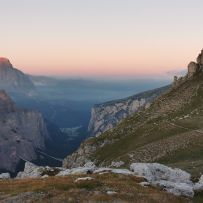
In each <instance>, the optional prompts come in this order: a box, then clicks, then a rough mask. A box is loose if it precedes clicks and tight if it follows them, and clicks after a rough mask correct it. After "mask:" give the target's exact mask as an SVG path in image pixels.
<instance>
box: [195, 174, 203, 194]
mask: <svg viewBox="0 0 203 203" xmlns="http://www.w3.org/2000/svg"><path fill="white" fill-rule="evenodd" d="M194 191H196V192H200V191H203V175H202V176H201V177H200V179H199V181H198V182H197V183H195V185H194Z"/></svg>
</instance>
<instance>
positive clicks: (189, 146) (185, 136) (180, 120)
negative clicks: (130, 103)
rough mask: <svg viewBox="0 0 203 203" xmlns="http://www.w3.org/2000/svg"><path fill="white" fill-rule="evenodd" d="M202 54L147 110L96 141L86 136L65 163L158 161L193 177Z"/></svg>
mask: <svg viewBox="0 0 203 203" xmlns="http://www.w3.org/2000/svg"><path fill="white" fill-rule="evenodd" d="M202 128H203V51H202V52H201V54H200V55H199V57H198V59H197V63H195V62H192V63H190V64H189V66H188V74H187V75H186V76H185V77H182V78H179V79H177V78H176V77H175V81H174V84H173V87H172V88H171V89H170V90H169V91H167V92H166V93H164V94H162V95H161V96H160V97H159V98H158V99H156V100H155V101H154V102H153V103H152V105H151V106H150V108H148V109H145V110H143V111H141V112H139V113H136V114H134V115H133V116H132V117H128V118H126V119H125V120H124V121H123V122H121V123H120V124H119V125H118V126H117V127H116V128H114V129H113V130H110V131H108V132H106V133H104V134H102V135H101V136H99V137H98V138H90V139H88V140H87V141H86V142H85V143H83V144H82V145H81V147H80V148H79V150H78V151H77V152H76V153H74V154H72V156H69V157H68V158H67V159H66V160H65V161H64V166H67V167H69V166H72V165H73V166H77V165H80V164H83V163H84V162H86V161H87V160H88V159H91V160H94V161H95V162H96V163H97V164H98V165H110V164H111V162H112V161H123V162H124V164H125V165H129V163H132V162H162V163H165V164H168V165H172V166H178V167H179V168H183V169H185V170H188V171H189V172H191V173H193V174H194V175H197V174H198V173H200V172H201V171H202V169H203V156H202V153H203V151H202V149H203V129H202Z"/></svg>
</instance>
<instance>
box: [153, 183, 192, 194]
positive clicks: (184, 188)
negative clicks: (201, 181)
mask: <svg viewBox="0 0 203 203" xmlns="http://www.w3.org/2000/svg"><path fill="white" fill-rule="evenodd" d="M152 185H153V186H158V187H161V188H162V189H163V190H165V191H167V192H169V193H172V194H174V195H176V196H183V197H190V198H192V197H193V196H194V190H193V185H192V184H187V183H174V182H170V181H164V180H161V181H156V182H153V183H152Z"/></svg>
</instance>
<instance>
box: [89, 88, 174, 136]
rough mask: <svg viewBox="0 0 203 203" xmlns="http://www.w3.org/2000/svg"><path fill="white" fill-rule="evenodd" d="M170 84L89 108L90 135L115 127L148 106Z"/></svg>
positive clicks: (96, 134)
mask: <svg viewBox="0 0 203 203" xmlns="http://www.w3.org/2000/svg"><path fill="white" fill-rule="evenodd" d="M169 88H170V86H165V87H162V88H158V89H154V90H150V91H146V92H142V93H140V94H136V95H134V96H131V97H128V98H125V99H120V100H115V101H111V102H106V103H103V104H97V105H95V106H94V107H93V108H92V110H91V119H90V123H89V127H88V131H89V135H90V136H99V135H100V134H102V133H104V132H106V131H107V130H109V129H112V128H113V127H115V126H116V125H117V124H118V123H119V122H121V121H122V120H123V119H124V118H126V117H128V116H130V115H132V114H133V113H135V112H138V111H140V110H142V109H144V108H148V107H149V106H150V104H151V103H152V101H153V100H154V99H155V98H157V97H158V96H160V95H161V94H162V93H163V92H164V91H166V90H168V89H169Z"/></svg>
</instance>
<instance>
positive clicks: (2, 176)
mask: <svg viewBox="0 0 203 203" xmlns="http://www.w3.org/2000/svg"><path fill="white" fill-rule="evenodd" d="M10 178H11V176H10V173H2V174H0V180H8V179H10Z"/></svg>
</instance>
